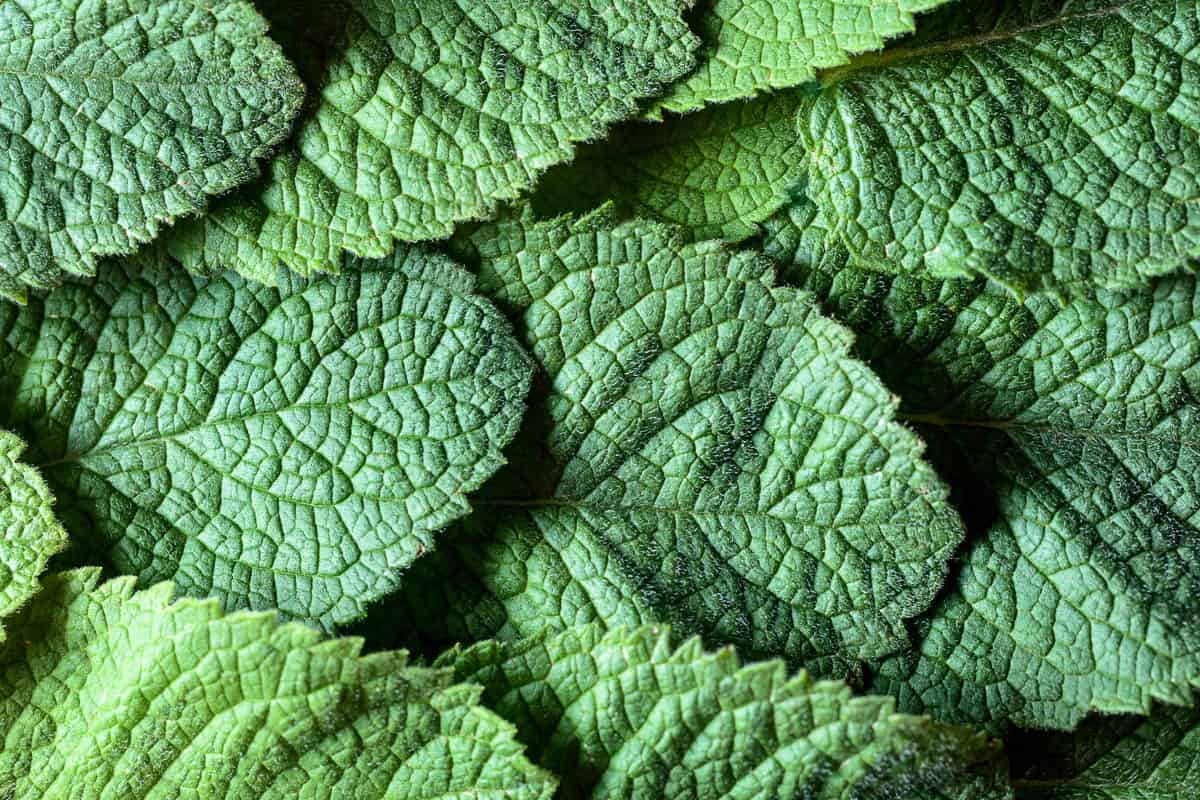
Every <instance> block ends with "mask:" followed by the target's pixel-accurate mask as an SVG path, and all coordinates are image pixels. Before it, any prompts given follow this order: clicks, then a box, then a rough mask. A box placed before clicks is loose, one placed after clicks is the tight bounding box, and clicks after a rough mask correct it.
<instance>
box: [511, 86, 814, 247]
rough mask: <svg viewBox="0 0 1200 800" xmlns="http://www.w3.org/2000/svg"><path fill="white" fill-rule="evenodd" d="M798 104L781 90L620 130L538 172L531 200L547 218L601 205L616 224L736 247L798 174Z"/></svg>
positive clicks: (755, 228)
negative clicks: (638, 222)
mask: <svg viewBox="0 0 1200 800" xmlns="http://www.w3.org/2000/svg"><path fill="white" fill-rule="evenodd" d="M799 104H800V96H799V94H798V93H797V92H785V93H782V94H779V95H775V96H772V97H763V98H760V99H758V100H753V101H750V102H746V103H735V104H731V105H726V106H718V107H715V108H709V109H706V110H704V111H702V112H700V113H698V114H691V115H688V116H686V117H683V118H677V117H672V118H670V119H668V120H667V121H666V122H662V123H645V122H641V123H629V124H626V125H622V126H620V127H618V128H616V129H615V130H614V131H613V132H612V134H611V135H610V136H609V137H608V138H607V139H606V140H605V141H603V142H599V143H597V144H594V145H591V146H589V147H586V148H583V149H582V150H581V151H580V153H579V156H578V157H577V158H576V159H575V160H574V161H572V162H571V163H569V164H564V165H562V166H560V167H556V168H555V169H553V170H551V171H550V172H548V173H547V174H546V176H545V178H544V179H543V180H542V181H541V182H540V183H539V184H538V189H537V191H536V192H535V193H534V195H533V198H532V200H531V203H532V205H533V207H534V208H535V209H536V210H537V211H538V212H539V213H540V214H542V215H544V216H554V215H556V214H560V213H564V212H585V211H591V210H593V209H595V208H597V207H598V206H600V205H602V204H604V203H606V202H611V203H612V204H613V205H614V208H615V211H616V212H617V213H618V214H620V215H621V216H622V217H628V218H633V217H650V218H652V219H657V220H661V221H663V222H668V223H674V224H676V225H679V226H680V227H681V228H682V229H683V230H684V231H685V232H686V233H687V235H688V236H689V237H690V238H692V239H695V240H697V241H699V240H703V239H713V238H716V239H724V240H726V241H729V242H737V241H741V240H742V239H745V238H746V237H748V236H752V235H754V234H755V233H757V232H758V226H757V225H756V224H755V223H758V222H761V221H763V220H765V219H766V218H767V217H769V216H770V215H771V214H772V213H773V212H774V211H776V210H777V209H778V208H779V207H780V206H782V205H784V204H785V203H786V202H787V200H788V188H789V187H790V186H791V184H792V183H793V182H794V181H795V179H796V178H797V176H799V175H800V174H801V169H800V162H801V160H802V150H801V147H800V145H799V143H798V141H797V137H796V123H795V116H796V110H797V109H798V108H799Z"/></svg>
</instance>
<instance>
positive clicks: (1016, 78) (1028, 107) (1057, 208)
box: [800, 0, 1200, 290]
mask: <svg viewBox="0 0 1200 800" xmlns="http://www.w3.org/2000/svg"><path fill="white" fill-rule="evenodd" d="M1198 23H1200V19H1198V18H1197V8H1196V7H1195V6H1194V5H1193V4H1188V3H1176V2H1174V0H1144V1H1139V2H1117V3H1109V2H1101V1H1100V0H1085V2H1081V3H1067V2H1062V0H1056V1H1055V2H1049V3H1038V2H1032V0H1012V2H1006V3H985V2H978V1H973V2H968V3H966V4H960V5H956V6H953V7H949V8H948V9H946V11H945V12H938V13H937V14H935V15H933V16H932V17H931V18H929V19H928V20H925V21H923V24H922V26H921V30H920V32H919V33H918V35H917V36H916V37H915V39H913V40H911V41H909V42H906V43H904V44H902V45H899V46H896V47H894V48H892V49H891V50H888V51H886V52H885V53H883V54H882V55H879V56H867V57H863V58H861V59H858V60H856V61H855V62H854V63H852V64H851V65H850V66H848V67H845V68H842V69H839V70H834V71H832V72H830V73H828V74H826V75H825V76H823V77H822V83H823V84H824V90H823V91H821V92H820V93H819V94H817V95H814V96H812V97H811V98H810V99H809V100H808V101H807V104H806V107H805V108H804V110H803V111H802V112H801V116H800V119H801V123H800V137H801V139H802V140H803V143H804V149H805V151H806V159H805V160H806V163H807V169H808V172H809V175H810V178H811V184H810V187H809V189H810V193H811V194H810V196H811V197H812V199H813V200H814V201H815V202H816V203H817V205H818V206H819V207H820V208H821V210H822V212H823V213H824V216H825V219H826V220H827V221H828V223H829V225H830V232H831V233H832V234H833V235H834V236H835V237H836V238H837V239H838V240H839V241H841V242H842V243H843V244H845V246H846V247H847V248H848V250H849V252H850V255H851V259H852V260H853V261H854V262H855V263H856V264H858V265H859V266H862V267H867V268H871V269H878V270H884V271H889V272H901V273H912V274H923V275H926V276H927V277H928V276H932V277H955V276H971V275H985V276H988V277H990V278H993V279H995V280H997V281H1000V282H1001V283H1004V284H1006V285H1008V286H1010V287H1014V288H1016V289H1018V290H1029V289H1035V288H1038V287H1042V286H1056V287H1062V286H1066V287H1073V288H1074V287H1080V286H1083V285H1089V284H1097V285H1101V286H1106V287H1112V288H1121V287H1133V286H1137V285H1141V284H1143V283H1145V282H1146V280H1147V279H1148V278H1150V277H1153V276H1156V275H1162V274H1166V273H1172V272H1178V271H1181V270H1184V269H1185V268H1187V264H1188V261H1189V259H1190V258H1192V257H1194V256H1196V255H1198V254H1200V206H1198V205H1197V204H1196V203H1195V202H1194V197H1195V195H1196V194H1197V192H1198V191H1200V173H1198V172H1197V169H1198V167H1197V165H1200V95H1198V94H1197V88H1196V87H1197V86H1200V81H1197V80H1196V76H1197V75H1198V74H1200V73H1198V69H1200V61H1197V57H1196V53H1195V51H1194V48H1193V45H1192V38H1191V36H1190V35H1189V34H1187V33H1185V31H1188V30H1189V29H1190V28H1192V27H1194V26H1195V25H1197V24H1198Z"/></svg>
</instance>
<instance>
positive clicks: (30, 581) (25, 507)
mask: <svg viewBox="0 0 1200 800" xmlns="http://www.w3.org/2000/svg"><path fill="white" fill-rule="evenodd" d="M24 450H25V443H24V442H22V441H21V440H20V439H18V438H17V437H16V436H13V435H12V434H11V433H8V432H6V431H0V643H3V641H4V639H5V635H6V634H5V630H4V620H5V618H7V617H8V616H9V615H10V614H12V613H14V612H15V611H17V609H19V608H21V607H22V606H23V605H25V603H26V602H27V601H28V600H29V598H30V597H32V596H33V594H34V592H36V591H37V588H38V580H39V578H40V577H41V575H42V571H43V570H44V569H45V568H46V562H47V561H49V560H50V556H52V555H54V554H55V553H57V552H58V551H60V550H62V549H63V548H64V547H65V546H66V544H67V534H66V531H64V530H63V529H62V526H61V525H59V524H58V520H56V519H55V518H54V511H53V510H52V508H51V503H52V501H51V498H50V490H49V489H47V488H46V484H45V483H44V482H43V481H42V478H41V476H40V475H38V474H37V470H35V469H34V468H33V467H30V466H27V465H25V464H22V463H20V462H19V461H18V459H19V458H20V456H21V453H22V452H23V451H24Z"/></svg>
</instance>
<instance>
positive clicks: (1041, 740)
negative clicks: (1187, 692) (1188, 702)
mask: <svg viewBox="0 0 1200 800" xmlns="http://www.w3.org/2000/svg"><path fill="white" fill-rule="evenodd" d="M1013 738H1014V741H1016V742H1017V743H1019V744H1020V745H1021V749H1022V750H1023V751H1027V752H1024V753H1023V754H1022V755H1024V756H1025V760H1028V762H1029V763H1027V764H1025V763H1023V764H1021V765H1020V768H1021V769H1022V772H1021V774H1020V775H1015V776H1014V781H1013V783H1014V785H1015V786H1016V789H1017V796H1018V797H1019V798H1020V800H1179V798H1184V797H1196V796H1197V795H1200V712H1197V711H1194V710H1190V709H1181V708H1161V709H1158V710H1156V711H1155V712H1154V713H1153V714H1152V715H1151V717H1150V718H1149V719H1144V718H1140V717H1097V718H1096V719H1091V720H1088V721H1086V722H1085V723H1084V724H1083V725H1082V726H1080V728H1079V730H1077V731H1075V732H1074V733H1070V734H1062V733H1057V734H1037V733H1032V732H1031V733H1023V734H1021V735H1020V737H1019V738H1018V737H1013Z"/></svg>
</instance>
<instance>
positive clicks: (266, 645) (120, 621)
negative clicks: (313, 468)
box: [0, 570, 554, 800]
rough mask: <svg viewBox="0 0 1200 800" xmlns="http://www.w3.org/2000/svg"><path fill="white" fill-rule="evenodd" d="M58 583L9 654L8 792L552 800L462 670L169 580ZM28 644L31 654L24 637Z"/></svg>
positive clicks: (29, 616)
mask: <svg viewBox="0 0 1200 800" xmlns="http://www.w3.org/2000/svg"><path fill="white" fill-rule="evenodd" d="M95 584H96V572H95V571H93V570H87V571H79V572H71V573H65V574H62V575H55V576H51V577H49V578H47V579H46V580H45V585H44V587H43V589H42V591H41V592H40V594H39V595H38V596H37V599H36V600H35V601H34V602H33V604H32V605H31V606H30V607H29V608H28V609H26V610H25V611H24V612H22V613H21V615H20V616H19V617H17V618H15V619H14V621H13V626H14V631H15V635H14V636H13V637H11V638H10V639H9V642H8V644H7V646H4V647H2V648H0V739H2V740H3V741H4V749H3V752H0V795H3V796H4V797H6V798H12V800H21V799H22V798H29V800H34V799H35V798H36V799H38V800H40V798H50V797H72V798H76V800H129V798H139V799H142V798H144V800H152V799H153V800H177V798H205V799H206V800H208V799H210V798H211V799H212V800H217V799H218V798H227V800H245V799H246V798H263V800H268V798H288V800H292V799H293V798H298V797H305V798H306V797H313V798H332V797H338V798H347V800H349V799H350V798H353V800H375V799H376V798H378V800H384V798H388V800H394V799H395V798H405V800H421V798H430V800H433V798H446V797H451V796H455V797H504V798H511V800H541V799H542V798H549V797H550V795H551V794H552V793H553V789H554V781H553V779H552V778H550V776H549V775H547V774H546V773H544V772H542V771H541V770H539V769H537V768H536V767H534V766H533V765H532V764H530V763H529V762H528V760H526V758H525V757H524V754H523V748H522V746H521V745H520V744H519V743H518V742H517V741H516V740H515V739H514V737H513V733H514V731H513V729H512V727H511V726H510V725H509V724H508V723H506V722H504V721H503V720H501V719H500V718H498V717H496V716H495V715H494V714H492V713H491V712H489V711H487V710H486V709H484V708H482V707H481V706H480V705H478V698H479V690H478V689H477V688H475V687H470V686H464V685H456V684H454V683H453V680H454V678H453V673H452V671H451V670H448V669H444V670H432V669H422V668H417V667H410V666H407V665H406V663H405V661H406V659H405V655H404V654H403V653H395V652H390V653H378V654H374V655H370V656H365V657H363V656H360V655H359V647H360V645H361V642H360V641H359V640H356V639H337V640H333V641H326V642H321V641H319V637H318V635H317V633H316V632H315V631H313V630H312V629H311V628H308V627H305V626H302V625H299V624H294V623H293V624H290V625H284V626H277V625H276V624H275V620H274V616H273V615H271V614H265V613H247V612H240V613H235V614H231V615H229V616H222V615H221V613H220V612H219V611H218V610H217V604H216V603H215V602H213V601H195V600H183V601H180V602H178V603H175V604H173V605H171V604H169V603H168V601H169V600H170V597H171V592H172V589H171V587H170V586H169V585H168V584H159V585H157V586H155V587H153V588H151V589H148V590H146V591H142V592H136V593H135V592H134V591H133V581H132V579H129V578H121V579H118V580H115V581H112V582H110V583H106V584H103V585H100V586H96V585H95ZM18 640H20V641H18Z"/></svg>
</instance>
